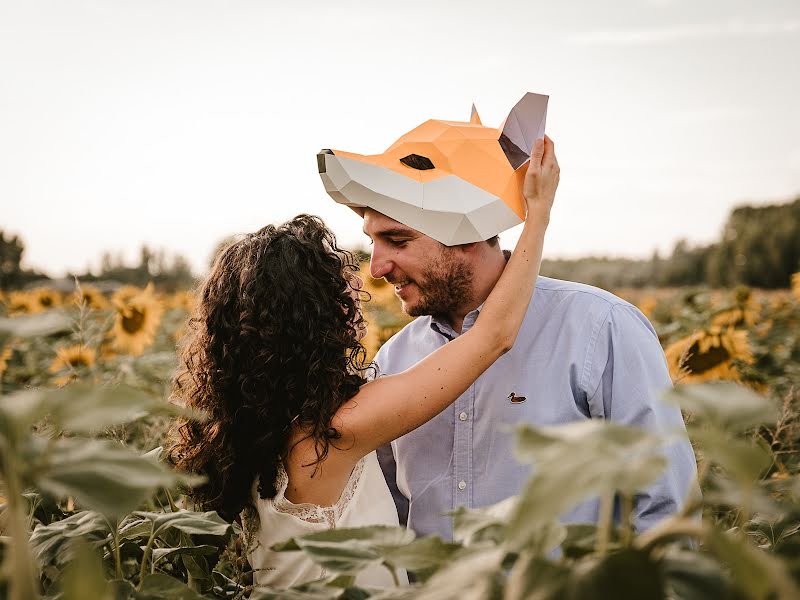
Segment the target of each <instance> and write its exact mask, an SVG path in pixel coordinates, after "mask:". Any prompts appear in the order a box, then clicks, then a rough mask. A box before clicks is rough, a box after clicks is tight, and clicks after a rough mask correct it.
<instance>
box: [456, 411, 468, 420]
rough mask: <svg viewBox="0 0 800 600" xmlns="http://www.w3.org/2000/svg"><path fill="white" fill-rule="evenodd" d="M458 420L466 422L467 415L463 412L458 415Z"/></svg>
mask: <svg viewBox="0 0 800 600" xmlns="http://www.w3.org/2000/svg"><path fill="white" fill-rule="evenodd" d="M458 420H459V421H466V420H467V413H465V412H462V413H461V414H459V415H458Z"/></svg>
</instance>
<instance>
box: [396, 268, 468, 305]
mask: <svg viewBox="0 0 800 600" xmlns="http://www.w3.org/2000/svg"><path fill="white" fill-rule="evenodd" d="M421 279H422V280H421V281H419V280H416V281H415V283H416V284H417V287H418V288H419V301H418V302H417V303H416V304H414V305H412V306H409V307H408V308H407V309H406V313H408V315H409V316H412V317H419V316H421V315H432V316H434V317H440V318H442V317H444V318H447V317H449V316H450V315H452V314H453V313H455V312H456V310H457V309H458V308H459V307H460V306H462V305H464V304H465V303H466V302H469V301H470V300H471V298H472V269H471V268H470V267H469V265H468V264H466V263H463V262H460V261H458V260H456V259H455V258H453V257H452V256H447V254H443V257H442V259H441V260H440V261H438V262H435V261H431V263H429V264H428V266H427V267H426V268H425V270H424V271H423V272H422V278H421ZM403 308H404V309H405V308H406V307H405V306H404V307H403Z"/></svg>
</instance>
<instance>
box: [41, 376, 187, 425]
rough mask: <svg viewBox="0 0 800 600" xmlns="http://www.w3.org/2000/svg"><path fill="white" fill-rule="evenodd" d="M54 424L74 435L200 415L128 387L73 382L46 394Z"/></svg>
mask: <svg viewBox="0 0 800 600" xmlns="http://www.w3.org/2000/svg"><path fill="white" fill-rule="evenodd" d="M45 401H46V402H47V404H48V406H50V407H51V413H52V419H53V421H54V422H55V423H56V424H57V425H58V426H59V427H61V428H62V429H64V430H66V431H71V432H73V433H92V432H95V431H102V430H103V429H106V428H108V427H111V426H114V425H123V424H126V423H130V422H132V421H136V420H138V419H141V418H142V417H145V416H149V415H166V416H183V417H188V418H194V419H199V418H200V413H197V412H193V411H190V410H187V409H185V408H182V407H180V406H178V405H176V404H172V403H171V402H166V401H164V400H162V399H160V398H154V397H153V396H151V395H149V394H146V393H145V392H142V391H140V390H137V389H136V388H133V387H131V386H128V385H116V386H98V385H91V384H88V383H75V384H72V385H68V386H66V387H63V388H61V389H57V390H48V391H47V392H45Z"/></svg>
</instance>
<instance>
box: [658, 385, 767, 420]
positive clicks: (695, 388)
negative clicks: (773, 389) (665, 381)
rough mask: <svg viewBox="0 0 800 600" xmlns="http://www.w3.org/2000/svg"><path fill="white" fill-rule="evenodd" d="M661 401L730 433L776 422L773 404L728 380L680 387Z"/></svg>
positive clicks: (667, 393)
mask: <svg viewBox="0 0 800 600" xmlns="http://www.w3.org/2000/svg"><path fill="white" fill-rule="evenodd" d="M664 399H665V400H667V401H669V402H672V403H674V404H677V405H678V406H680V407H681V409H682V410H684V411H687V412H689V413H691V414H692V417H693V419H695V420H698V421H701V422H703V423H707V424H710V425H712V426H714V427H715V428H718V429H723V430H725V431H730V432H743V431H747V430H748V429H752V428H753V427H758V426H759V425H766V424H774V423H775V421H777V419H778V408H777V406H776V405H775V403H774V402H773V401H772V400H770V399H769V398H766V397H764V396H760V395H759V394H756V393H755V392H754V391H752V390H751V389H749V388H746V387H744V386H742V385H739V384H736V383H733V382H730V381H716V382H708V383H699V384H694V385H679V386H676V387H674V388H673V389H670V390H668V391H667V392H666V393H665V394H664Z"/></svg>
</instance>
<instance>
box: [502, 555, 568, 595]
mask: <svg viewBox="0 0 800 600" xmlns="http://www.w3.org/2000/svg"><path fill="white" fill-rule="evenodd" d="M570 573H571V571H570V568H569V567H567V566H566V565H560V564H557V563H554V562H552V561H549V560H546V559H544V558H542V557H541V556H537V555H534V553H533V552H528V551H525V552H523V553H522V554H521V555H520V556H519V558H518V559H517V562H516V563H515V564H514V566H513V567H512V569H511V571H510V572H509V574H508V581H507V582H506V588H505V593H504V595H503V600H551V599H552V598H563V597H564V596H565V594H564V588H565V587H566V584H567V582H568V579H569V576H570Z"/></svg>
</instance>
